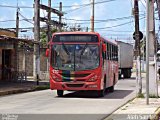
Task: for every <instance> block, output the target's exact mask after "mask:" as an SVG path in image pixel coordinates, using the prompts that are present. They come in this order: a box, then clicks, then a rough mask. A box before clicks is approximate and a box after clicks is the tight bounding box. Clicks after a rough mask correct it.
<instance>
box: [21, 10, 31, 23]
mask: <svg viewBox="0 0 160 120" xmlns="http://www.w3.org/2000/svg"><path fill="white" fill-rule="evenodd" d="M19 15H20V16H21V17H23V18H24V20H25V21H27V22H29V23H31V24H34V23H32V22H31V21H29V20H28V19H27V18H26V17H25V16H23V15H22V14H21V13H20V12H19Z"/></svg>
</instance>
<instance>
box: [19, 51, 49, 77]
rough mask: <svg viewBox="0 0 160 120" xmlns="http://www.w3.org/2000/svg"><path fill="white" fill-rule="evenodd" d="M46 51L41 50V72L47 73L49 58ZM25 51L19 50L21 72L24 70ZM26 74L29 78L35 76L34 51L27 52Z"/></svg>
mask: <svg viewBox="0 0 160 120" xmlns="http://www.w3.org/2000/svg"><path fill="white" fill-rule="evenodd" d="M45 51H46V49H40V71H41V73H43V72H46V71H47V57H46V56H45ZM23 57H24V50H23V49H20V50H19V71H22V70H23ZM26 72H27V75H28V76H33V51H31V52H26Z"/></svg>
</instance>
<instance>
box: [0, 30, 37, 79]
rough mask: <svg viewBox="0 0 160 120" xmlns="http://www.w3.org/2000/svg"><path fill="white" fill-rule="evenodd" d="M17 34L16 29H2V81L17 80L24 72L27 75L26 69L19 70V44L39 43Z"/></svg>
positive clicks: (0, 56)
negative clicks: (17, 36)
mask: <svg viewBox="0 0 160 120" xmlns="http://www.w3.org/2000/svg"><path fill="white" fill-rule="evenodd" d="M15 35H16V34H15V32H14V31H10V30H5V29H0V81H11V80H17V78H18V77H19V75H22V73H23V75H26V73H25V71H20V70H19V46H20V45H22V46H25V45H33V44H39V43H35V42H34V41H33V40H28V39H20V38H16V37H15ZM22 48H23V49H25V47H22Z"/></svg>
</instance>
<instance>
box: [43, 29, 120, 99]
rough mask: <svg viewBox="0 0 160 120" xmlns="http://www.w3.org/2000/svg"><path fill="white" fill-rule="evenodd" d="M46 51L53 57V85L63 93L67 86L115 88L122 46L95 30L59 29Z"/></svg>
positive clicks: (59, 94) (68, 88)
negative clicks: (75, 30) (119, 47)
mask: <svg viewBox="0 0 160 120" xmlns="http://www.w3.org/2000/svg"><path fill="white" fill-rule="evenodd" d="M46 55H47V56H49V59H50V88H51V90H57V95H58V96H63V92H64V90H73V91H79V90H92V91H98V92H97V93H98V95H99V96H104V95H105V90H106V88H108V90H109V91H111V92H113V91H114V85H115V84H116V83H117V81H118V46H117V44H116V43H114V42H111V41H109V40H105V39H104V38H102V37H101V36H100V34H98V33H94V32H61V33H55V34H53V36H52V39H51V41H50V42H49V49H47V50H46Z"/></svg>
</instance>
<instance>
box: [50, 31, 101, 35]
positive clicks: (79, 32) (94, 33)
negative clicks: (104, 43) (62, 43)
mask: <svg viewBox="0 0 160 120" xmlns="http://www.w3.org/2000/svg"><path fill="white" fill-rule="evenodd" d="M60 34H61V35H68V34H92V35H99V33H97V32H81V31H75V32H57V33H53V35H60Z"/></svg>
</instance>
